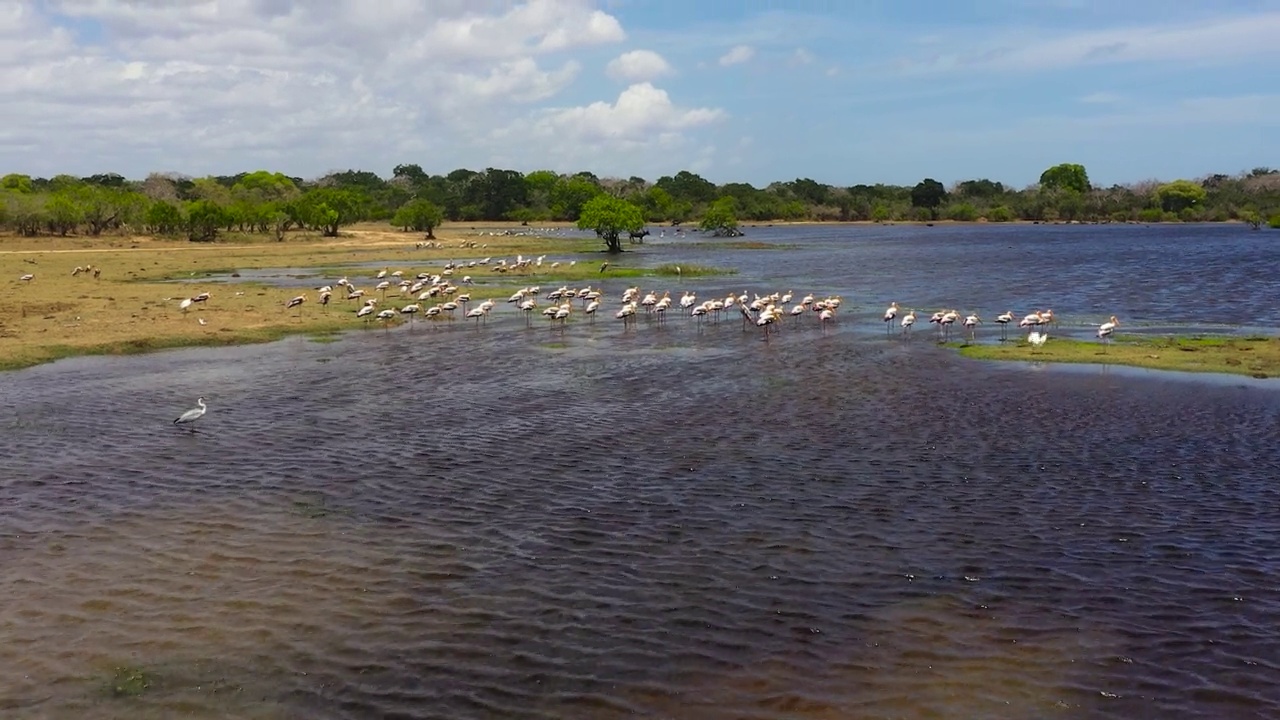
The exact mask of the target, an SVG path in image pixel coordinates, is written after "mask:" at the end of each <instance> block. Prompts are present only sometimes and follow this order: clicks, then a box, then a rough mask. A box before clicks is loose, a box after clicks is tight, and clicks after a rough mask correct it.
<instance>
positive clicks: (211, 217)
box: [186, 200, 227, 242]
mask: <svg viewBox="0 0 1280 720" xmlns="http://www.w3.org/2000/svg"><path fill="white" fill-rule="evenodd" d="M186 215H187V222H186V225H187V239H188V240H190V241H192V242H210V241H213V240H216V239H217V237H218V230H220V229H221V228H223V227H225V226H226V224H227V211H226V209H225V208H223V207H222V206H221V205H219V204H218V203H216V202H214V201H212V200H194V201H192V203H191V204H190V205H188V206H187V213H186Z"/></svg>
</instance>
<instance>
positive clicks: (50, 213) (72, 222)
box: [44, 192, 84, 237]
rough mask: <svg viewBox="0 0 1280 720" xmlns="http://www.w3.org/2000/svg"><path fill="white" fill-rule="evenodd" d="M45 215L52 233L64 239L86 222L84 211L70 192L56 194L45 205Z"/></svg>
mask: <svg viewBox="0 0 1280 720" xmlns="http://www.w3.org/2000/svg"><path fill="white" fill-rule="evenodd" d="M44 215H45V222H46V223H48V225H49V230H50V232H55V233H57V234H59V235H62V236H63V237H66V235H67V233H70V232H74V231H75V229H76V227H77V226H79V225H80V223H82V222H84V209H83V208H82V207H81V206H80V203H79V202H77V201H76V198H75V197H74V196H73V195H72V193H70V192H57V193H54V194H53V195H52V196H51V197H50V198H49V200H48V202H46V203H45V206H44Z"/></svg>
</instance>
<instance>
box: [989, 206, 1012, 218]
mask: <svg viewBox="0 0 1280 720" xmlns="http://www.w3.org/2000/svg"><path fill="white" fill-rule="evenodd" d="M987 219H988V220H990V221H991V222H1009V221H1010V220H1012V219H1013V211H1012V210H1010V209H1009V208H1008V206H1005V205H997V206H995V207H993V208H991V209H990V210H988V211H987Z"/></svg>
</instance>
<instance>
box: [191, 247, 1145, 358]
mask: <svg viewBox="0 0 1280 720" xmlns="http://www.w3.org/2000/svg"><path fill="white" fill-rule="evenodd" d="M545 257H546V256H540V257H538V258H536V259H535V258H525V257H523V256H517V258H516V261H515V262H514V263H508V262H507V261H506V260H505V259H500V260H498V261H497V263H496V264H493V265H492V268H493V270H495V271H497V272H500V273H505V272H513V271H514V272H519V271H522V270H523V271H530V270H532V269H533V268H536V267H541V266H542V265H543V260H544V258H545ZM491 263H492V258H484V259H482V260H472V261H470V262H468V263H466V265H461V264H458V263H455V262H453V261H449V262H448V263H447V264H446V265H445V266H444V269H443V270H441V271H440V272H439V273H433V272H419V273H417V274H416V275H415V276H414V277H413V279H409V278H407V277H405V273H404V271H402V270H396V271H394V272H392V271H390V268H383V269H382V270H381V271H379V272H378V273H377V274H376V275H374V277H373V280H374V281H375V285H374V286H373V288H372V290H373V292H376V293H378V294H379V296H380V297H369V296H368V293H367V291H366V290H365V289H363V288H359V287H357V286H356V284H355V283H353V282H352V281H351V280H349V279H348V278H347V277H342V278H340V279H339V280H337V281H336V282H334V283H333V284H332V285H322V286H320V287H317V288H316V289H315V290H316V292H317V294H318V298H319V303H320V306H321V307H322V308H324V309H325V310H326V311H328V309H329V306H330V301H331V300H332V299H333V296H334V294H335V293H338V294H340V296H341V297H343V298H344V299H345V301H346V302H348V303H350V302H353V301H359V302H360V305H359V307H358V308H357V309H356V310H355V316H356V318H358V319H362V320H364V321H365V324H366V327H367V326H368V324H369V323H370V322H372V321H380V322H382V323H383V327H384V329H388V328H389V327H390V325H391V324H392V323H393V322H396V321H397V320H398V319H400V318H405V317H407V318H408V320H409V322H410V323H412V322H413V321H414V318H415V317H417V316H419V315H421V316H422V317H424V318H426V319H427V320H432V321H439V320H446V321H448V320H455V319H457V317H458V313H459V311H461V314H462V317H463V319H465V320H472V321H474V323H475V325H476V327H479V326H480V325H481V324H483V323H487V322H488V320H489V315H490V313H492V311H493V310H494V309H495V308H496V307H497V305H498V303H497V301H496V300H493V299H486V300H483V301H481V302H479V303H476V304H475V306H474V307H472V306H471V305H472V298H471V293H469V292H462V289H463V288H464V287H469V286H471V285H473V284H474V281H473V279H472V277H471V276H470V275H463V276H462V278H461V280H460V281H459V283H458V284H454V283H453V280H452V277H453V276H454V275H455V274H456V273H458V272H460V271H461V272H465V271H466V270H467V269H468V268H475V267H484V266H489V265H490V264H491ZM560 264H561V263H559V262H553V263H551V264H550V265H549V267H550V268H552V269H554V268H556V267H558V266H560ZM575 264H576V261H572V262H570V263H569V265H570V266H572V265H575ZM608 266H609V263H607V262H606V263H603V264H602V265H601V266H600V272H601V274H604V272H605V271H606V270H607V269H608ZM679 270H680V269H679V267H678V266H677V267H676V272H677V274H679ZM388 293H391V294H392V295H393V298H392V300H391V301H388V300H387V295H388ZM396 296H398V298H399V299H398V300H397V299H396ZM539 298H541V299H542V300H543V301H544V302H546V303H547V304H546V305H540V304H539ZM208 299H209V293H200V294H199V295H196V296H193V297H190V298H187V299H184V300H182V301H181V302H180V303H179V308H180V309H181V310H182V311H183V312H184V313H185V312H186V311H187V310H188V309H189V308H190V307H191V306H192V305H193V304H196V303H202V302H205V301H207V300H208ZM406 300H407V301H409V302H404V301H406ZM307 301H308V297H307V294H306V293H303V294H301V295H298V296H296V297H294V298H292V299H290V300H288V301H287V302H285V304H284V305H285V308H286V309H297V311H298V313H299V315H301V313H302V308H303V305H304V304H306V303H307ZM380 301H381V302H387V303H388V304H392V305H393V307H387V308H383V309H381V310H380V309H378V304H379V302H380ZM620 301H621V305H620V306H619V307H618V308H617V309H616V310H609V309H606V308H604V304H605V303H606V302H607V299H606V298H605V295H604V291H603V290H601V289H599V288H592V287H591V285H590V284H588V285H586V286H584V287H581V288H571V287H569V286H568V285H561V286H560V287H559V288H557V289H555V290H551V291H549V292H547V293H545V294H544V293H543V292H542V289H541V287H540V286H537V285H531V286H527V287H523V288H521V289H519V290H517V291H516V292H515V293H513V294H512V295H511V296H510V297H508V298H507V300H506V304H510V305H513V306H514V307H515V308H516V309H517V310H518V311H519V312H521V313H523V314H524V316H525V324H526V326H531V325H532V324H533V316H534V313H538V314H540V315H541V316H542V317H543V318H544V319H546V320H547V322H548V326H549V327H550V328H552V329H556V328H560V329H563V328H564V327H566V325H567V324H568V323H569V321H570V319H571V318H572V317H574V315H575V313H577V314H580V315H583V316H586V317H587V318H588V320H589V321H590V322H592V323H594V322H595V319H596V317H597V316H598V315H600V314H609V313H612V315H613V317H614V318H615V319H616V320H620V321H622V324H623V328H624V329H626V328H629V327H634V325H635V323H636V322H637V321H638V319H639V317H641V316H644V317H646V318H649V319H651V320H653V319H656V321H657V322H658V323H664V322H666V318H667V316H668V313H670V312H675V313H677V314H680V315H683V316H684V317H685V318H691V319H693V320H695V321H696V322H697V323H698V327H699V329H701V327H702V324H703V323H704V322H710V323H719V322H720V321H721V319H722V317H723V315H724V314H725V313H729V314H731V315H732V314H733V313H734V312H735V311H736V312H737V315H738V317H739V319H740V321H741V323H742V326H743V329H744V330H746V329H748V328H749V327H751V326H754V327H756V328H759V329H760V330H761V331H762V333H763V335H764V338H765V339H766V340H767V339H768V338H769V335H770V334H771V333H772V332H774V331H775V330H777V329H778V328H779V327H780V326H781V325H782V324H783V320H784V318H787V317H790V318H792V319H793V321H794V322H800V321H801V319H802V318H803V317H804V316H806V315H807V316H811V317H813V318H815V320H816V321H817V322H818V323H819V325H820V327H821V328H822V329H823V331H824V332H825V331H826V329H827V326H828V324H830V323H833V322H834V321H835V318H836V311H837V310H839V309H840V305H841V302H842V299H841V297H840V296H839V295H828V296H827V297H825V298H821V299H819V298H817V297H815V296H814V295H813V294H812V293H810V294H807V295H805V296H804V297H802V298H799V299H797V298H795V297H794V294H793V293H792V292H791V291H790V290H788V291H786V292H774V293H771V294H768V295H760V294H758V293H757V294H754V295H749V294H748V293H747V292H746V291H745V290H744V291H743V292H742V293H740V294H739V293H733V292H730V293H727V294H726V295H725V296H724V297H715V298H712V299H709V300H702V301H699V300H698V296H697V294H696V293H695V292H693V291H690V290H684V291H681V294H680V299H679V300H673V299H672V297H671V291H669V290H667V291H663V292H662V294H661V295H659V294H658V292H657V291H648V292H645V293H644V294H641V290H640V288H639V287H638V286H635V287H629V288H627V289H626V290H624V291H623V293H622V295H621V298H620ZM575 302H576V303H577V304H578V305H579V306H580V307H576V306H575ZM401 303H404V304H401ZM540 308H541V309H540ZM1015 319H1016V318H1015V316H1014V314H1013V311H1012V310H1009V311H1006V312H1004V313H1001V314H1000V315H998V316H996V318H995V322H996V324H997V325H999V326H1000V339H1001V340H1002V341H1004V340H1008V339H1009V336H1008V332H1009V326H1010V325H1015V324H1016V326H1017V327H1018V328H1020V329H1024V330H1027V331H1028V332H1027V338H1026V340H1027V342H1028V343H1029V344H1030V345H1033V346H1036V347H1039V346H1041V345H1044V343H1045V341H1047V340H1048V339H1049V333H1048V329H1047V328H1048V327H1049V326H1051V325H1052V326H1053V327H1055V328H1056V327H1057V324H1058V321H1057V317H1056V316H1055V315H1054V314H1053V310H1051V309H1045V310H1037V311H1035V312H1032V313H1030V314H1029V315H1026V316H1024V317H1023V318H1022V319H1021V320H1017V322H1016V323H1015ZM883 320H884V324H885V332H886V334H889V335H892V334H893V331H894V326H895V324H896V325H897V328H898V330H899V334H900V335H901V336H902V337H904V338H909V337H910V336H911V333H912V330H913V329H914V327H915V324H916V311H915V310H914V309H911V310H908V311H907V312H906V313H905V314H901V309H900V307H899V306H898V303H897V302H893V303H890V305H889V307H888V308H886V309H885V311H884V316H883ZM203 323H204V321H203V320H201V324H203ZM929 323H930V324H932V325H935V326H936V328H935V330H936V333H937V338H938V341H939V342H947V341H949V340H950V339H951V333H952V331H953V328H954V327H955V326H956V325H959V326H960V327H961V328H963V330H964V332H965V333H966V334H967V336H968V340H969V341H970V342H973V341H975V340H976V335H977V328H978V326H979V325H981V324H982V318H981V317H980V316H979V315H978V314H977V313H970V314H968V315H965V316H963V317H961V314H960V312H959V311H958V310H954V309H952V310H938V311H937V312H934V313H933V314H932V316H930V318H929ZM1119 325H1120V321H1119V320H1118V319H1116V316H1114V315H1112V316H1111V319H1110V320H1109V321H1108V322H1105V323H1102V324H1101V325H1099V326H1098V329H1097V336H1098V338H1099V339H1100V340H1102V341H1103V343H1104V344H1105V343H1106V342H1107V341H1109V340H1110V338H1111V335H1112V334H1113V333H1114V332H1115V329H1116V328H1117V327H1118V326H1119Z"/></svg>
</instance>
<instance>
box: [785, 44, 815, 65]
mask: <svg viewBox="0 0 1280 720" xmlns="http://www.w3.org/2000/svg"><path fill="white" fill-rule="evenodd" d="M814 60H817V58H815V57H814V56H813V53H811V52H809V51H808V50H806V49H805V48H796V50H795V52H793V53H791V58H790V64H791V65H792V66H793V67H795V66H799V65H809V64H811V63H812V62H813V61H814Z"/></svg>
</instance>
